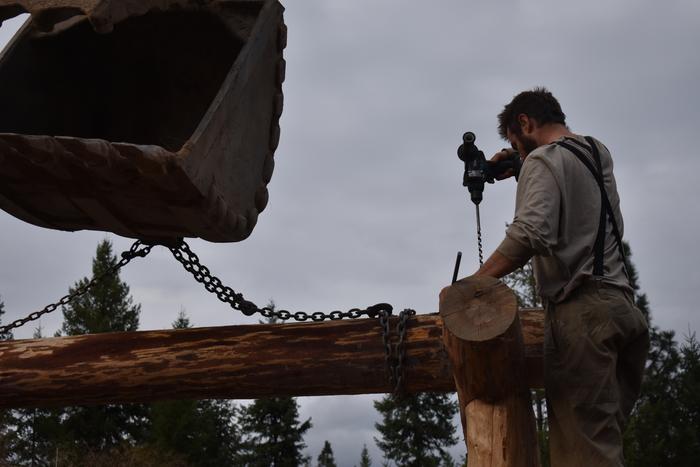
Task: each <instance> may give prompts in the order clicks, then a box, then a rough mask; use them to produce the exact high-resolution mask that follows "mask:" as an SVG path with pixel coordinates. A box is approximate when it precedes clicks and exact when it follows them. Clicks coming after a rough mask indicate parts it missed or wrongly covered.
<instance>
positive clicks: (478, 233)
mask: <svg viewBox="0 0 700 467" xmlns="http://www.w3.org/2000/svg"><path fill="white" fill-rule="evenodd" d="M476 242H477V246H478V247H479V267H481V266H483V265H484V250H483V248H482V247H481V216H480V215H479V205H478V204H477V205H476Z"/></svg>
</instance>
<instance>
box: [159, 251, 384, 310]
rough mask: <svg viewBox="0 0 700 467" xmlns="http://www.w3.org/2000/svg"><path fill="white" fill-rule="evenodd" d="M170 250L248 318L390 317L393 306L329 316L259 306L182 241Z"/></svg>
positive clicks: (193, 275)
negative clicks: (213, 269)
mask: <svg viewBox="0 0 700 467" xmlns="http://www.w3.org/2000/svg"><path fill="white" fill-rule="evenodd" d="M168 249H169V250H170V252H171V253H172V254H173V256H174V257H175V259H176V260H177V261H178V262H179V263H180V264H181V265H182V267H183V268H185V271H187V272H189V273H190V274H191V275H192V277H194V280H196V281H197V282H199V283H200V284H202V285H204V288H205V289H206V290H207V291H208V292H210V293H212V294H214V295H216V296H217V298H218V299H219V300H221V301H222V302H224V303H227V304H228V305H229V306H230V307H231V308H233V309H235V310H238V311H240V312H241V313H243V314H244V315H246V316H252V315H254V314H256V313H258V314H260V315H262V316H263V317H265V318H268V319H269V318H276V319H279V320H281V321H287V320H289V319H293V320H295V321H300V322H304V321H314V322H321V321H325V320H331V321H337V320H341V319H346V318H350V319H356V318H360V317H362V316H367V317H369V318H376V317H378V316H379V315H380V314H381V313H384V312H386V313H388V314H389V315H391V313H392V311H393V307H392V306H391V305H389V304H388V303H377V304H376V305H372V306H370V307H367V308H351V309H350V310H348V311H340V310H334V311H331V312H330V313H322V312H320V311H316V312H313V313H306V312H305V311H297V312H291V311H288V310H278V309H274V308H271V307H267V306H264V307H262V308H260V307H258V306H257V305H256V304H255V303H253V302H251V301H248V300H246V299H245V298H243V295H242V294H240V293H238V292H236V291H234V290H233V289H232V288H231V287H229V286H227V285H224V284H223V283H222V282H221V279H219V278H218V277H216V276H214V275H213V274H212V273H211V271H209V268H208V267H206V266H204V265H203V264H202V263H200V262H199V257H198V256H197V254H196V253H195V252H193V251H192V250H191V249H190V246H189V245H188V244H187V243H186V242H185V241H184V240H183V241H181V242H180V243H179V244H178V245H177V246H169V247H168Z"/></svg>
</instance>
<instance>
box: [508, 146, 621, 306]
mask: <svg viewBox="0 0 700 467" xmlns="http://www.w3.org/2000/svg"><path fill="white" fill-rule="evenodd" d="M575 139H576V140H577V141H580V142H581V143H583V144H585V145H586V147H588V143H587V142H586V140H585V139H584V138H583V137H581V136H578V135H576V136H575ZM570 144H573V145H575V143H570ZM596 145H597V147H598V150H599V152H600V158H601V164H602V169H603V179H604V181H605V189H606V191H607V193H608V197H609V198H610V204H611V205H612V208H613V212H614V214H615V219H616V221H617V225H618V228H619V229H620V235H622V231H623V223H622V214H621V213H620V198H619V196H618V193H617V185H616V183H615V177H614V176H613V163H612V158H611V157H610V152H608V149H607V148H606V147H605V146H604V145H603V144H602V143H600V142H599V141H596ZM584 153H586V156H588V157H589V158H590V160H591V162H592V163H594V159H593V156H592V155H590V151H585V150H584ZM600 207H601V196H600V189H599V188H598V184H597V183H596V181H595V179H594V178H593V174H591V173H590V171H589V170H588V169H587V168H586V166H585V165H583V163H582V162H581V161H580V160H578V159H577V158H576V156H574V154H572V153H571V152H570V151H568V150H567V149H565V148H563V147H561V146H558V145H556V144H554V143H552V144H548V145H545V146H540V147H539V148H537V149H535V150H534V151H532V152H531V153H530V154H529V155H528V157H527V158H526V159H525V161H524V162H523V166H522V169H521V172H520V177H519V181H518V189H517V193H516V198H515V216H514V218H513V222H512V224H510V226H509V227H508V229H507V230H506V238H505V240H503V242H502V243H501V245H500V246H499V247H498V249H497V251H498V252H500V253H501V254H502V255H504V256H505V257H507V258H509V259H510V260H511V261H513V262H515V263H516V264H520V265H521V264H523V263H524V262H526V261H527V259H529V258H530V257H531V256H533V255H534V258H533V268H534V273H535V281H536V283H537V289H538V292H539V293H540V295H541V296H542V297H543V298H544V299H545V300H549V301H553V302H561V301H562V300H564V299H565V298H566V297H567V296H568V295H569V294H570V293H571V292H572V291H573V290H574V289H576V287H578V286H579V285H580V284H581V283H583V282H585V281H586V280H587V279H589V278H591V277H592V276H593V256H594V244H595V239H596V235H597V233H598V223H599V220H600ZM606 220H607V227H606V236H605V248H604V257H603V258H604V262H603V264H604V278H603V281H604V282H606V283H608V284H612V285H615V286H617V287H621V288H623V289H627V290H629V291H631V290H632V289H631V287H630V285H629V281H628V279H627V275H626V273H625V269H624V264H623V261H622V258H621V256H620V253H619V250H618V246H617V242H616V240H615V236H614V234H613V233H612V224H611V223H610V221H609V219H608V217H607V215H606Z"/></svg>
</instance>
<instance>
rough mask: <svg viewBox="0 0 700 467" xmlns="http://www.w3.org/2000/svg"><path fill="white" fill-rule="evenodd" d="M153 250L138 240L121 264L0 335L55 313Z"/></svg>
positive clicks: (110, 268)
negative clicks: (135, 259)
mask: <svg viewBox="0 0 700 467" xmlns="http://www.w3.org/2000/svg"><path fill="white" fill-rule="evenodd" d="M151 248H153V245H144V244H143V243H142V242H141V241H140V240H136V241H135V242H134V244H133V245H131V248H129V250H127V251H124V252H123V253H122V254H121V259H120V260H119V262H117V263H115V264H113V265H112V266H110V267H109V268H107V270H105V271H104V272H103V273H102V274H100V275H98V276H95V277H93V278H92V279H91V280H90V281H89V282H88V283H86V284H83V285H81V286H79V287H78V288H77V289H75V290H74V291H73V293H70V294H68V295H64V296H63V297H62V298H61V299H60V300H59V301H57V302H55V303H51V304H50V305H46V306H45V307H44V308H42V309H41V310H39V311H35V312H33V313H30V314H29V315H27V316H26V317H25V318H21V319H18V320H15V321H13V322H11V323H10V324H8V325H6V326H2V327H0V335H2V334H5V333H7V332H9V331H11V330H13V329H15V328H19V327H20V326H24V325H25V324H27V323H29V322H30V321H35V320H37V319H39V318H41V317H42V316H43V315H45V314H47V313H51V312H52V311H55V310H56V309H58V307H60V306H65V305H67V304H69V303H70V302H72V301H73V300H75V299H76V298H78V297H80V296H82V295H85V294H86V293H87V292H88V291H89V290H90V289H91V288H92V287H94V286H95V285H96V284H98V283H99V282H101V281H102V280H104V279H105V278H107V277H108V276H112V275H114V274H116V273H117V272H118V271H119V270H120V269H121V268H123V267H124V266H126V265H127V264H129V263H130V262H131V260H132V259H134V258H136V257H140V258H143V257H145V256H146V255H148V253H150V252H151Z"/></svg>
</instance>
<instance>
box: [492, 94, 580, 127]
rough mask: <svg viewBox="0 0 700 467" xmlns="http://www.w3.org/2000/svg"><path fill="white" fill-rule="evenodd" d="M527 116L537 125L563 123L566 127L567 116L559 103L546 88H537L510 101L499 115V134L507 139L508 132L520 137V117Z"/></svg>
mask: <svg viewBox="0 0 700 467" xmlns="http://www.w3.org/2000/svg"><path fill="white" fill-rule="evenodd" d="M520 114H525V115H527V116H528V117H530V118H534V119H535V120H537V123H539V124H540V125H544V124H546V123H561V124H562V125H566V115H564V112H562V110H561V106H560V105H559V101H557V99H556V97H554V96H553V95H552V93H551V92H549V91H548V90H547V89H546V88H544V87H536V88H534V89H533V90H532V91H523V92H521V93H520V94H518V95H517V96H515V97H514V98H513V100H512V101H510V104H508V105H506V106H505V107H504V108H503V112H501V113H500V114H498V133H499V134H500V135H501V138H503V139H507V137H506V134H507V131H508V130H510V132H511V133H514V134H516V135H519V134H520V132H521V130H520V124H519V123H518V115H520Z"/></svg>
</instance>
